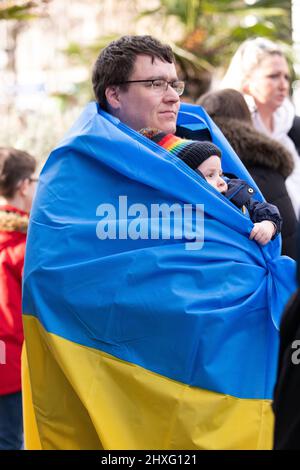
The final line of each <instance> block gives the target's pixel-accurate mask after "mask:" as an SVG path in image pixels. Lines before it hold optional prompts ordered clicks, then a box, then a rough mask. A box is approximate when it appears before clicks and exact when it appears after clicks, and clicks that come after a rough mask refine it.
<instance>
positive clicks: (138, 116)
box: [92, 36, 184, 133]
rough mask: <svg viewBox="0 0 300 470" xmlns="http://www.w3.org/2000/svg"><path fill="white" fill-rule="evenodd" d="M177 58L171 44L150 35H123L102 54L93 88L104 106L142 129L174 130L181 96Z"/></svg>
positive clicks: (171, 131)
mask: <svg viewBox="0 0 300 470" xmlns="http://www.w3.org/2000/svg"><path fill="white" fill-rule="evenodd" d="M174 62H175V58H174V55H173V52H172V49H171V48H170V46H168V45H164V44H161V43H160V42H159V41H158V40H157V39H154V38H153V37H151V36H124V37H121V38H120V39H118V40H117V41H114V42H112V43H110V44H109V45H108V46H107V47H106V48H105V49H104V50H103V51H102V52H101V54H100V55H99V57H98V59H97V61H96V63H95V66H94V71H93V79H92V81H93V88H94V93H95V96H96V100H97V101H98V103H99V104H100V106H101V108H103V109H104V110H106V111H108V112H109V113H110V114H112V115H113V116H116V117H117V118H119V119H120V121H122V122H123V123H124V124H126V125H128V126H129V127H131V128H132V129H134V130H136V131H139V130H140V129H142V128H143V127H154V128H158V129H161V130H162V131H164V132H166V133H174V132H175V130H176V120H177V114H178V110H179V105H180V100H179V96H180V95H182V93H183V91H184V82H183V81H181V80H178V77H177V73H176V68H175V63H174Z"/></svg>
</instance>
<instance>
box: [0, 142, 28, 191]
mask: <svg viewBox="0 0 300 470" xmlns="http://www.w3.org/2000/svg"><path fill="white" fill-rule="evenodd" d="M35 168H36V160H35V159H34V157H32V156H31V155H29V153H27V152H24V151H22V150H17V149H14V148H9V147H0V196H3V197H5V198H8V199H10V198H12V197H14V195H15V193H16V190H17V189H18V184H19V183H20V181H22V180H25V179H27V178H30V177H31V175H32V174H33V173H34V171H35Z"/></svg>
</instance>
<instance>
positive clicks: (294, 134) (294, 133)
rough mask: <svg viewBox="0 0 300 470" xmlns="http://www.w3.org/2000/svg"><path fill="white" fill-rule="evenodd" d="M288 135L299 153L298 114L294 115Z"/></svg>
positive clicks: (299, 125)
mask: <svg viewBox="0 0 300 470" xmlns="http://www.w3.org/2000/svg"><path fill="white" fill-rule="evenodd" d="M288 136H289V137H290V139H292V141H293V142H294V144H295V147H296V149H297V152H298V153H299V155H300V116H295V118H294V122H293V126H292V128H291V130H290V132H289V133H288Z"/></svg>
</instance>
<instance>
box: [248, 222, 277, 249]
mask: <svg viewBox="0 0 300 470" xmlns="http://www.w3.org/2000/svg"><path fill="white" fill-rule="evenodd" d="M275 232H276V227H275V225H274V224H273V223H272V222H270V221H269V220H263V221H262V222H257V223H256V224H254V227H253V229H252V231H251V233H250V237H249V238H250V240H255V241H257V242H258V243H260V244H261V245H266V244H267V243H269V241H270V240H271V238H272V237H273V235H275Z"/></svg>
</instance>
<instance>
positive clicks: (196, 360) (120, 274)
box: [23, 103, 295, 398]
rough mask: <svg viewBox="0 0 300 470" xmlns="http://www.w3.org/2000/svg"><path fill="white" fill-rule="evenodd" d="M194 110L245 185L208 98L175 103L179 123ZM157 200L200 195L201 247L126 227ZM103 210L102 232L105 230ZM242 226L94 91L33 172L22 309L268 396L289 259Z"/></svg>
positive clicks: (50, 326)
mask: <svg viewBox="0 0 300 470" xmlns="http://www.w3.org/2000/svg"><path fill="white" fill-rule="evenodd" d="M197 122H198V123H199V125H200V126H202V127H203V125H206V126H207V127H208V128H209V130H210V132H211V135H212V136H213V141H214V142H215V143H216V144H217V145H219V146H220V147H221V148H222V153H223V157H222V164H223V169H224V171H225V172H230V173H235V174H236V175H237V176H238V177H241V178H243V179H246V180H247V181H248V182H249V183H250V184H251V185H253V180H252V179H251V177H250V176H249V174H248V172H247V171H246V169H245V168H244V167H243V165H242V163H241V162H240V160H239V159H238V157H237V156H236V155H235V154H234V152H233V150H232V149H231V147H230V146H229V144H228V142H227V141H226V140H225V138H224V137H223V135H222V134H221V132H220V131H219V130H218V128H217V127H216V126H215V125H214V123H213V122H212V121H211V120H210V118H209V117H208V116H207V115H206V113H205V111H204V110H202V108H200V107H198V106H192V105H183V106H182V108H181V111H180V114H179V119H178V123H179V124H180V125H192V126H194V127H195V125H196V124H197ZM260 197H261V196H260ZM120 198H123V199H120ZM120 201H121V206H122V204H123V206H122V207H120ZM125 202H126V204H125ZM162 203H165V204H167V205H169V206H171V205H172V204H177V205H179V207H182V208H183V207H184V205H185V204H191V205H192V206H193V208H195V207H196V205H197V204H204V244H203V246H202V248H201V249H196V250H194V249H191V248H193V247H192V243H191V242H190V240H188V239H187V238H184V239H178V238H176V237H175V236H174V233H173V232H172V230H173V229H172V228H171V235H173V236H171V239H167V238H163V235H162V234H163V232H164V231H163V230H162V229H161V227H160V226H159V225H156V226H155V230H154V232H155V231H156V232H158V234H159V236H158V237H156V238H154V239H153V238H144V239H141V238H137V239H134V237H132V236H131V237H130V238H128V231H129V230H130V229H132V233H133V234H134V233H135V234H136V233H137V232H138V230H137V224H136V222H137V219H139V222H140V225H139V227H138V228H139V230H140V229H141V225H143V224H144V225H143V226H144V227H146V226H147V224H148V232H147V233H150V232H151V230H150V229H149V227H150V225H149V224H151V223H152V222H153V220H152V219H151V208H152V207H153V205H155V204H157V205H159V204H162ZM135 204H139V205H140V206H139V207H137V206H135ZM103 205H105V206H103ZM105 207H106V209H107V212H105V210H104V209H105ZM126 208H127V212H126V210H125V209H126ZM141 208H144V209H143V211H144V212H143V213H142V216H141V217H139V218H138V214H139V215H140V214H141ZM138 209H140V211H138ZM128 211H129V212H128ZM109 212H110V215H109V217H108V214H109ZM194 215H195V214H194ZM101 220H102V221H103V220H106V221H107V222H108V224H107V225H106V227H105V228H106V229H107V230H108V231H110V230H111V232H110V235H111V237H110V238H107V239H103V238H102V239H101V233H102V235H103V227H104V225H102V226H101ZM194 220H195V218H194ZM99 223H100V224H99ZM252 227H253V224H252V222H251V221H250V220H249V219H248V218H247V216H245V215H244V214H243V213H242V212H241V211H239V210H238V209H237V208H236V207H235V206H234V205H233V204H232V203H231V202H230V201H228V200H227V199H225V198H224V197H223V196H222V195H220V194H219V193H217V192H216V191H215V190H214V189H213V188H212V187H211V186H209V185H208V184H207V183H206V181H205V180H203V179H202V178H201V177H200V176H199V175H198V174H197V173H195V172H194V171H192V170H191V169H190V168H188V167H187V166H186V165H185V164H184V163H183V162H182V161H180V160H179V159H178V158H177V157H175V156H174V155H172V154H169V153H168V152H166V151H165V150H164V149H163V148H162V147H159V146H157V145H156V144H155V143H153V142H152V141H150V140H148V139H147V138H146V137H144V136H142V135H140V134H138V133H137V132H135V131H133V130H132V129H130V128H128V127H127V126H125V125H124V124H122V123H121V122H120V121H118V120H117V119H116V118H114V117H113V116H111V115H109V114H107V113H105V112H104V111H102V110H100V109H99V108H97V106H96V104H95V103H91V104H89V105H88V106H87V107H86V109H85V110H84V112H83V113H82V115H81V116H80V117H79V119H78V121H77V122H76V123H75V125H74V126H73V128H72V129H71V130H70V131H69V133H68V134H67V135H66V137H65V138H64V140H63V141H62V142H61V143H60V145H59V146H58V147H57V148H56V149H54V150H53V152H52V153H51V155H50V157H49V159H48V161H47V162H46V164H45V166H44V169H43V171H42V174H41V177H40V184H39V188H38V192H37V196H36V199H35V203H34V207H33V209H32V215H31V222H30V227H29V233H28V241H27V253H26V261H25V272H24V298H23V310H24V312H25V314H31V315H35V316H36V317H38V318H39V320H40V322H41V323H42V325H43V326H44V327H45V329H46V330H47V331H48V332H49V333H54V334H57V335H59V336H62V337H63V338H66V339H68V340H70V341H73V342H76V343H79V344H82V345H85V346H88V347H92V348H95V349H99V350H101V351H104V352H106V353H108V354H111V355H113V356H116V357H118V358H120V359H123V360H125V361H128V362H131V363H133V364H138V365H139V366H142V367H144V368H145V369H148V370H151V371H153V372H156V373H158V374H161V375H163V376H166V377H169V378H171V379H174V380H177V381H180V382H183V383H186V384H189V385H191V386H195V387H200V388H202V389H207V390H211V391H215V392H219V393H223V394H229V395H233V396H237V397H240V398H271V397H272V391H273V385H274V381H275V374H276V367H277V351H278V331H277V327H278V323H279V320H280V316H281V313H282V311H283V308H284V305H285V303H286V301H287V300H288V298H289V296H290V295H291V293H292V292H293V290H294V289H295V280H294V277H295V266H294V262H293V261H292V260H291V259H289V258H287V257H280V256H279V253H280V245H281V241H280V237H278V238H277V239H276V240H274V241H273V242H270V243H269V244H268V245H267V246H266V247H264V248H262V247H260V246H259V245H258V244H257V243H256V242H254V241H250V240H249V234H250V232H251V229H252ZM114 230H115V232H114ZM114 233H115V234H116V236H115V237H113V235H114ZM132 233H131V235H132ZM126 237H127V238H126ZM199 247H201V243H199Z"/></svg>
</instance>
